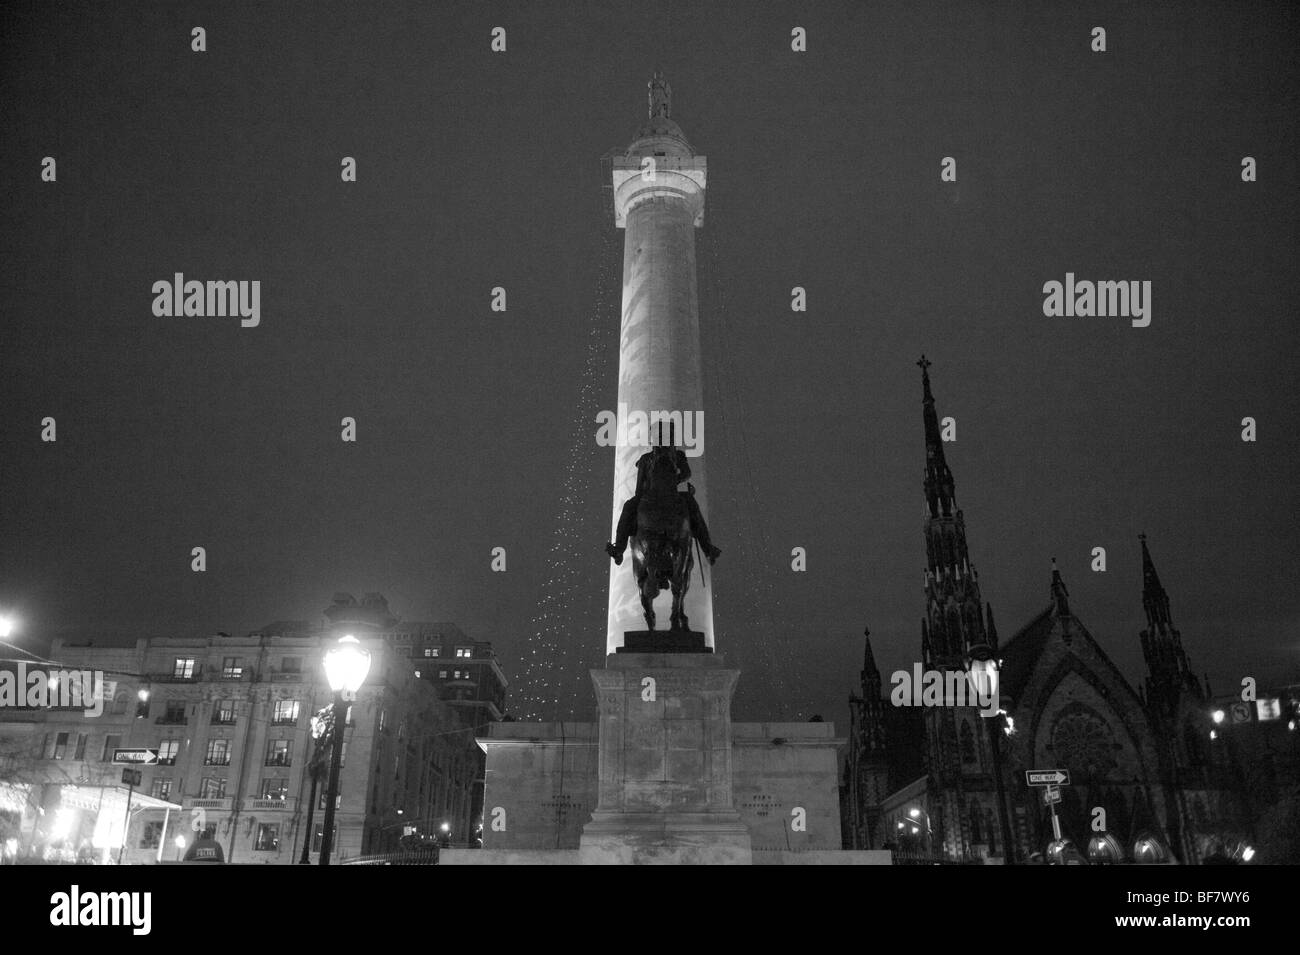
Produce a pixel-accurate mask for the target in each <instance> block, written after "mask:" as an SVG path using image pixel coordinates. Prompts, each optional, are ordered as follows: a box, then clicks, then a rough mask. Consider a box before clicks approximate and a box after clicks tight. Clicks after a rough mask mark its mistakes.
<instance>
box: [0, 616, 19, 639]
mask: <svg viewBox="0 0 1300 955" xmlns="http://www.w3.org/2000/svg"><path fill="white" fill-rule="evenodd" d="M17 625H18V624H17V622H16V621H15V620H14V618H13V617H10V616H7V615H0V639H5V640H7V639H8V638H9V636H10V635H11V634H12V633H13V632H14V629H15V628H16V627H17Z"/></svg>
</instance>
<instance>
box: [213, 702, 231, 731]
mask: <svg viewBox="0 0 1300 955" xmlns="http://www.w3.org/2000/svg"><path fill="white" fill-rule="evenodd" d="M212 722H214V723H217V724H219V725H220V724H229V723H233V722H235V701H234V700H217V702H215V703H213V704H212Z"/></svg>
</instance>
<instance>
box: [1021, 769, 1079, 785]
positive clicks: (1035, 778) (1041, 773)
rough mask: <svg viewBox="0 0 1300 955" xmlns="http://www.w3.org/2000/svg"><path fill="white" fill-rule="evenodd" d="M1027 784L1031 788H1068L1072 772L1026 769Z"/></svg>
mask: <svg viewBox="0 0 1300 955" xmlns="http://www.w3.org/2000/svg"><path fill="white" fill-rule="evenodd" d="M1025 782H1027V783H1029V785H1031V786H1068V785H1070V772H1069V770H1066V769H1026V770H1025Z"/></svg>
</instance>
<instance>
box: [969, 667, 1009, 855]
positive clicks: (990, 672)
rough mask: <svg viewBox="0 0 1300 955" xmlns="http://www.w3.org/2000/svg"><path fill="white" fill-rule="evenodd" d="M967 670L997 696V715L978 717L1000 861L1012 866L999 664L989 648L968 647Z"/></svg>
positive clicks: (982, 685) (978, 683) (979, 683)
mask: <svg viewBox="0 0 1300 955" xmlns="http://www.w3.org/2000/svg"><path fill="white" fill-rule="evenodd" d="M966 670H967V672H968V673H970V674H971V675H972V676H973V677H974V679H975V681H976V683H977V685H978V686H981V687H990V688H991V691H992V693H993V694H995V695H996V700H995V702H996V703H997V704H998V712H997V715H996V716H981V719H983V720H984V721H985V722H984V729H985V731H986V733H987V735H988V741H989V754H990V755H991V756H992V757H993V781H994V784H995V785H996V787H997V794H998V824H999V826H1000V827H1001V829H1002V852H1003V858H1004V859H1006V864H1007V865H1015V864H1016V846H1015V843H1014V842H1013V841H1012V839H1011V819H1010V817H1009V816H1008V815H1007V794H1006V789H1005V786H1004V783H1003V780H1002V740H1001V739H999V735H1000V734H999V731H1000V729H1001V723H1002V720H1001V717H1002V715H1003V713H1002V698H1001V682H1000V680H999V676H1000V674H999V672H998V661H997V660H996V659H995V658H994V656H993V653H992V651H991V650H990V649H989V647H987V646H985V645H984V644H977V645H975V646H972V647H971V648H970V656H969V657H967V659H966ZM995 723H996V724H997V725H995Z"/></svg>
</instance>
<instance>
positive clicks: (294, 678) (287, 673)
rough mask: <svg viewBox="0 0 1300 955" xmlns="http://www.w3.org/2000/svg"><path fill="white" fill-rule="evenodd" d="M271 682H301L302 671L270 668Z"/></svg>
mask: <svg viewBox="0 0 1300 955" xmlns="http://www.w3.org/2000/svg"><path fill="white" fill-rule="evenodd" d="M271 682H272V683H301V682H302V671H301V670H272V671H271Z"/></svg>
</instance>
